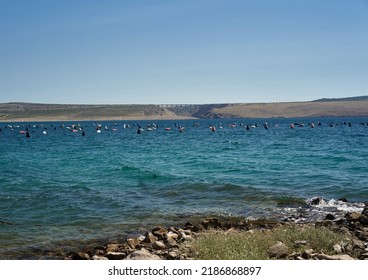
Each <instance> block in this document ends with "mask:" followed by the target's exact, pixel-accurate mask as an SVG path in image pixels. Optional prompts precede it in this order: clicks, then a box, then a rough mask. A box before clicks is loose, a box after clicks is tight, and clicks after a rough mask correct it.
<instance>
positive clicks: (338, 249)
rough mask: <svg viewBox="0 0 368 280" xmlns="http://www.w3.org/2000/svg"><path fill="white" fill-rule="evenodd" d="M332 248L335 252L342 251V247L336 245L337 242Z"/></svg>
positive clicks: (339, 252)
mask: <svg viewBox="0 0 368 280" xmlns="http://www.w3.org/2000/svg"><path fill="white" fill-rule="evenodd" d="M333 249H334V252H335V253H336V254H341V253H342V248H341V246H340V245H338V244H336V245H334V246H333Z"/></svg>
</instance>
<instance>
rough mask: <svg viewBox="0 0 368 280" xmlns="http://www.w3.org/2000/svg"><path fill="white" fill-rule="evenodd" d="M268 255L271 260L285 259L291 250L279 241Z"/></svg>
mask: <svg viewBox="0 0 368 280" xmlns="http://www.w3.org/2000/svg"><path fill="white" fill-rule="evenodd" d="M268 254H269V256H270V257H271V258H277V259H280V258H285V257H286V256H287V255H288V254H289V248H288V247H287V246H286V245H285V244H284V243H282V242H281V241H278V242H277V243H276V244H275V245H273V246H272V247H270V248H269V249H268Z"/></svg>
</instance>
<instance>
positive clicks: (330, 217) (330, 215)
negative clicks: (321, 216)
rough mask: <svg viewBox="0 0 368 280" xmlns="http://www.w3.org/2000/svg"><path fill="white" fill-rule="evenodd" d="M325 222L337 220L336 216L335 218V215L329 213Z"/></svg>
mask: <svg viewBox="0 0 368 280" xmlns="http://www.w3.org/2000/svg"><path fill="white" fill-rule="evenodd" d="M325 220H330V221H332V220H335V216H334V215H332V214H331V213H328V214H327V215H326V217H325Z"/></svg>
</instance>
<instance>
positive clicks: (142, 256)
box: [124, 248, 161, 260]
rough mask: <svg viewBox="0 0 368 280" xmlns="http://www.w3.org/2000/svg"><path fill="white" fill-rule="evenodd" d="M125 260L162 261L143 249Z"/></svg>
mask: <svg viewBox="0 0 368 280" xmlns="http://www.w3.org/2000/svg"><path fill="white" fill-rule="evenodd" d="M124 260H161V258H160V257H159V256H157V255H154V254H152V253H150V252H149V251H148V250H146V249H144V248H142V249H140V250H137V251H134V252H133V253H131V254H130V255H129V256H127V257H126V258H125V259H124Z"/></svg>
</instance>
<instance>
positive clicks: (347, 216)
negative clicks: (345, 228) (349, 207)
mask: <svg viewBox="0 0 368 280" xmlns="http://www.w3.org/2000/svg"><path fill="white" fill-rule="evenodd" d="M359 217H360V213H358V212H350V213H346V214H345V219H346V220H348V221H351V220H358V219H359Z"/></svg>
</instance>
